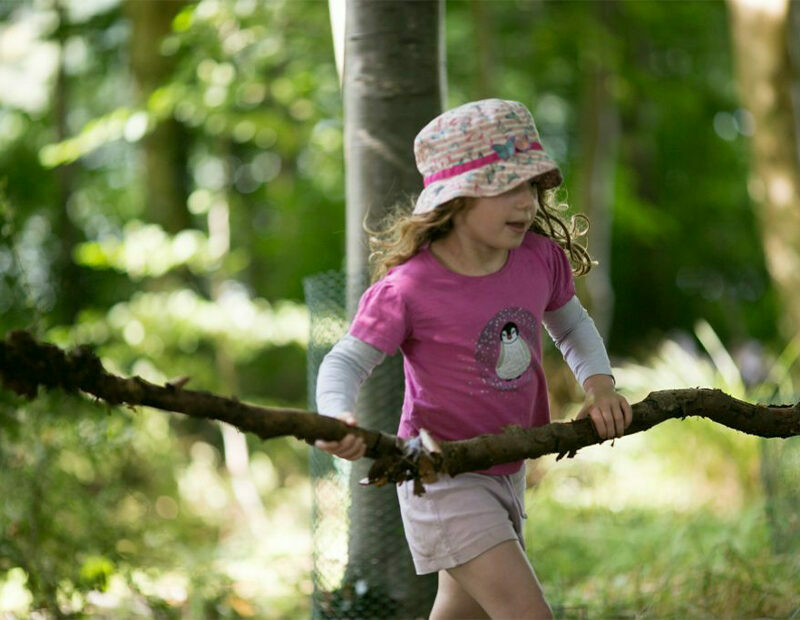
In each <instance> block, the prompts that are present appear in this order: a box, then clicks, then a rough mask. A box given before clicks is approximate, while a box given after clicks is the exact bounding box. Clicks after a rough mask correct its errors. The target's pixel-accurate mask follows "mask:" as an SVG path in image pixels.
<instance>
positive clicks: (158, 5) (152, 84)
mask: <svg viewBox="0 0 800 620" xmlns="http://www.w3.org/2000/svg"><path fill="white" fill-rule="evenodd" d="M183 6H184V2H183V0H170V1H168V2H158V1H153V0H127V1H126V2H125V12H126V14H127V16H128V18H129V19H130V21H131V25H132V32H131V44H130V55H131V69H132V71H133V75H134V77H135V79H136V84H137V86H138V90H139V99H140V103H142V104H145V103H146V102H147V99H148V97H149V96H150V95H151V94H152V92H153V91H154V90H155V89H156V88H158V87H159V86H161V85H163V84H164V82H165V81H166V80H168V79H169V75H170V72H171V71H172V67H173V60H172V58H169V57H167V56H164V55H163V54H162V53H161V43H162V42H163V40H164V37H165V36H167V35H168V34H169V32H170V31H171V28H172V19H173V18H174V17H175V15H177V13H178V11H180V9H181V8H182V7H183ZM142 142H143V146H144V154H143V157H144V170H145V175H144V177H145V209H146V213H147V219H148V220H149V221H151V222H154V223H156V224H160V225H161V226H162V227H163V228H164V230H166V231H167V232H169V233H172V234H174V233H177V232H180V231H181V230H183V229H184V228H188V227H189V225H190V224H191V219H190V216H189V212H188V210H187V209H186V199H187V193H188V191H187V190H188V181H187V178H186V169H187V166H186V159H187V136H186V132H185V131H184V129H183V127H182V126H181V125H180V124H179V123H178V122H177V121H176V120H175V119H174V118H171V117H170V118H167V119H164V120H162V121H161V122H159V124H158V125H157V126H156V127H155V129H153V131H151V132H150V133H149V134H147V135H146V136H145V137H144V138H143V140H142Z"/></svg>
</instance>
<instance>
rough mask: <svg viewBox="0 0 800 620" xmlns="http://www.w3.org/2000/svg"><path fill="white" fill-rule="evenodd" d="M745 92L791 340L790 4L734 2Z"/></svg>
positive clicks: (798, 250)
mask: <svg viewBox="0 0 800 620" xmlns="http://www.w3.org/2000/svg"><path fill="white" fill-rule="evenodd" d="M728 8H729V12H730V23H731V34H732V43H733V52H734V58H735V61H736V70H737V71H736V73H737V77H738V82H739V92H740V96H741V100H742V103H743V104H744V107H745V108H747V109H748V110H749V111H750V113H751V114H752V116H753V122H754V128H753V135H752V138H751V141H750V142H751V152H752V155H751V164H750V178H749V180H748V188H749V189H750V195H751V197H752V198H753V200H754V202H755V203H756V206H757V215H758V218H759V221H760V223H761V236H762V239H763V241H764V251H765V254H766V260H767V268H768V269H769V272H770V275H771V276H772V280H773V282H774V283H775V286H776V288H777V289H778V292H779V294H780V296H781V298H782V301H783V306H784V310H785V311H784V312H782V313H781V315H782V322H781V323H780V324H779V327H780V328H781V331H782V333H783V335H784V336H785V337H786V338H787V339H789V338H791V337H793V336H794V334H795V333H796V331H797V325H799V324H800V164H799V163H798V140H797V133H796V131H797V121H796V119H795V114H794V108H793V105H792V92H791V89H792V78H793V74H792V66H791V62H790V55H789V39H788V37H789V32H790V31H789V28H788V23H787V22H788V15H789V11H788V9H789V4H788V1H787V0H770V1H769V2H759V3H757V2H749V1H745V0H728Z"/></svg>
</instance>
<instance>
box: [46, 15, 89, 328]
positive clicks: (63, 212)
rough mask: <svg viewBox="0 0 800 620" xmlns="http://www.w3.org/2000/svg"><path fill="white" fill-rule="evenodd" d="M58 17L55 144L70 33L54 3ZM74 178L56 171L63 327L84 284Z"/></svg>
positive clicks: (67, 169)
mask: <svg viewBox="0 0 800 620" xmlns="http://www.w3.org/2000/svg"><path fill="white" fill-rule="evenodd" d="M56 10H57V13H58V28H57V29H56V32H55V37H56V40H57V42H58V47H59V59H58V67H57V69H56V79H55V85H54V92H53V108H54V110H53V115H54V117H55V124H56V140H57V141H59V142H60V141H62V140H66V139H67V136H68V135H69V128H68V127H67V109H68V107H69V81H68V78H67V74H66V71H65V67H64V55H65V49H66V40H67V36H68V33H69V24H68V23H67V20H68V19H69V18H68V12H67V10H66V8H65V6H64V3H63V2H57V3H56ZM74 178H75V164H74V163H68V164H62V165H61V166H59V167H58V168H57V169H56V170H55V186H56V209H57V214H56V218H55V223H54V226H55V229H56V236H57V238H58V240H59V244H60V245H59V252H58V259H57V262H56V264H55V266H54V271H55V274H54V276H55V280H56V286H57V288H58V291H59V294H58V296H57V299H58V304H57V306H56V308H57V310H56V312H57V320H58V321H60V322H61V323H63V324H65V325H69V324H71V323H74V322H75V317H76V316H77V314H78V311H79V310H80V308H81V305H82V304H83V301H84V292H85V288H86V283H85V281H84V278H83V277H82V274H81V269H80V267H78V265H76V264H75V261H74V260H73V258H72V252H73V250H74V249H75V245H76V244H77V243H78V242H79V241H80V231H79V230H78V228H77V227H76V226H75V224H74V223H73V222H72V219H71V218H70V216H69V213H68V211H67V204H68V203H69V199H70V196H71V195H72V188H73V181H74Z"/></svg>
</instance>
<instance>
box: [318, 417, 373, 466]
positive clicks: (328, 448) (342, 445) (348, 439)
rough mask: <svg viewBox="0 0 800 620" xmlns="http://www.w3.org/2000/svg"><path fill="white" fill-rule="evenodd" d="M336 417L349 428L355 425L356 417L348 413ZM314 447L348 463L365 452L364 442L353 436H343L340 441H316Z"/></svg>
mask: <svg viewBox="0 0 800 620" xmlns="http://www.w3.org/2000/svg"><path fill="white" fill-rule="evenodd" d="M337 417H338V418H339V419H340V420H341V421H342V422H345V423H347V424H349V425H350V426H355V425H356V417H355V416H354V415H353V414H352V413H350V412H349V411H346V412H344V413H342V414H339V415H338V416H337ZM314 447H315V448H319V449H320V450H324V451H325V452H328V453H330V454H333V455H334V456H338V457H339V458H343V459H347V460H348V461H355V460H356V459H360V458H361V457H362V456H364V453H365V452H366V451H367V445H366V444H365V443H364V440H363V439H361V437H358V436H356V435H353V434H350V435H345V437H344V439H342V440H341V441H322V440H321V439H317V441H315V442H314Z"/></svg>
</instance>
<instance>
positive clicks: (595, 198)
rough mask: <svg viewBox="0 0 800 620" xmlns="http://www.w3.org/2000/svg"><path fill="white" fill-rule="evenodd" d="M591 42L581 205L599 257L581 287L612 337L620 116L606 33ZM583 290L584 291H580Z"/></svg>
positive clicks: (603, 331) (604, 12) (598, 8)
mask: <svg viewBox="0 0 800 620" xmlns="http://www.w3.org/2000/svg"><path fill="white" fill-rule="evenodd" d="M593 7H594V9H595V14H596V15H595V17H596V19H597V20H598V22H599V23H598V25H597V28H598V32H599V33H605V31H604V30H603V28H604V27H605V26H606V24H607V22H608V19H609V16H608V14H609V10H610V8H609V4H608V2H601V3H595V4H594V5H593ZM598 36H600V38H599V39H597V38H595V39H593V40H590V41H587V42H586V44H587V45H588V46H590V48H591V51H588V52H586V62H587V64H588V70H587V71H586V74H585V79H584V85H583V94H582V97H581V115H580V118H581V131H580V136H581V140H582V142H581V156H580V161H581V166H580V174H579V177H578V185H579V188H578V192H579V196H580V205H579V206H580V210H581V211H582V212H583V213H585V214H586V215H587V216H588V217H589V220H590V222H591V226H590V228H589V251H590V253H591V255H592V258H593V259H594V260H596V261H597V262H598V264H597V266H596V267H594V268H593V269H592V271H591V272H590V273H589V275H588V276H586V279H585V280H584V281H583V282H580V281H579V288H583V289H585V296H586V306H587V307H588V308H589V311H590V312H591V314H592V318H593V320H594V322H595V325H596V326H597V330H598V331H599V332H600V335H601V336H602V337H603V338H607V337H608V334H609V332H610V330H611V320H612V317H613V314H614V290H613V288H612V285H611V223H612V220H613V217H614V212H613V205H612V203H611V200H612V197H613V190H614V171H615V167H616V157H617V144H618V142H619V118H618V115H617V109H616V102H615V101H614V98H613V96H612V94H611V92H610V82H611V80H613V79H614V66H613V62H612V59H611V57H610V54H611V53H612V52H611V51H610V50H609V49H608V45H605V44H604V43H605V42H604V41H603V39H602V36H601V35H600V34H598ZM581 292H582V293H583V291H581Z"/></svg>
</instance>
